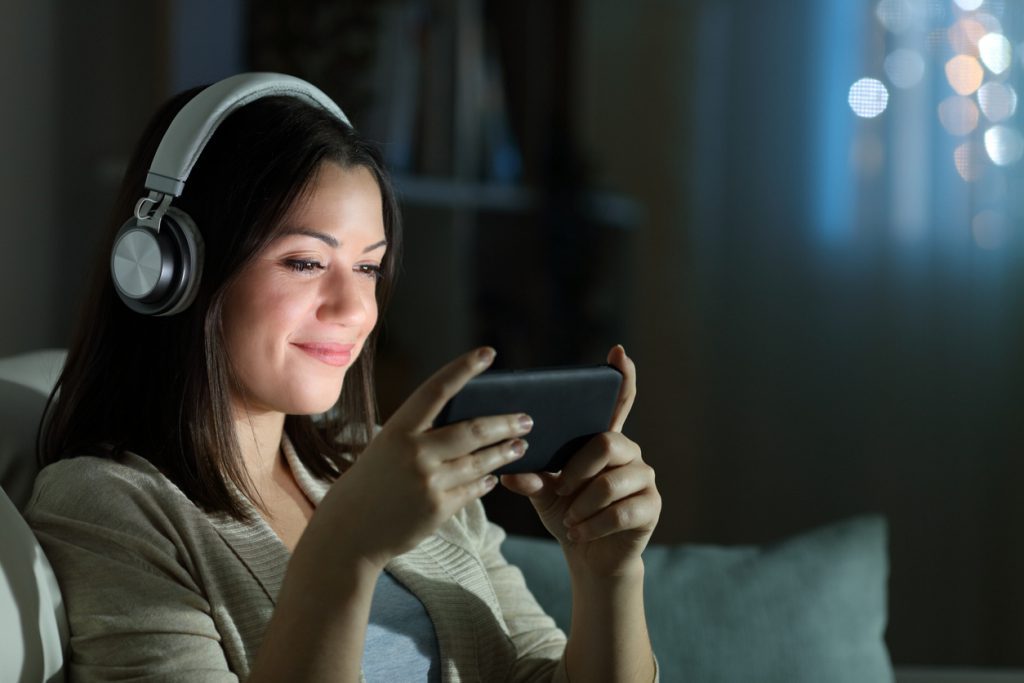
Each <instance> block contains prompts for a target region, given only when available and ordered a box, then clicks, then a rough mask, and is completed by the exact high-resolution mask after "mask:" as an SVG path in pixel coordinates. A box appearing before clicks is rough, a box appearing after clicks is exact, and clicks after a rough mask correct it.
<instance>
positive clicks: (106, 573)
mask: <svg viewBox="0 0 1024 683" xmlns="http://www.w3.org/2000/svg"><path fill="white" fill-rule="evenodd" d="M196 94H197V91H190V92H187V93H184V94H182V95H180V96H178V97H177V98H175V99H173V100H171V101H170V102H169V103H168V104H167V105H165V106H164V108H163V109H161V110H160V112H158V114H157V116H156V117H155V118H154V120H153V121H152V123H151V124H150V126H149V127H148V129H147V131H146V132H145V133H144V135H143V137H142V140H141V141H140V143H139V145H138V147H137V150H136V153H135V155H134V157H133V159H132V161H131V163H130V165H129V168H128V170H127V172H126V175H125V179H124V182H123V185H122V191H121V195H120V199H119V201H118V207H117V213H116V217H117V218H116V219H115V222H114V223H115V226H116V225H118V224H119V223H120V222H122V221H123V218H124V217H126V216H129V215H131V211H132V209H131V207H132V205H133V204H134V203H135V200H136V199H137V198H138V197H140V196H142V195H143V179H144V177H145V176H146V168H147V165H148V164H149V162H150V160H151V159H153V157H154V154H155V153H156V150H157V146H158V144H159V143H160V141H161V139H162V138H163V136H164V133H165V131H166V130H167V129H168V126H169V125H171V124H170V122H171V120H172V119H173V118H174V116H175V114H176V113H177V112H178V111H179V110H180V109H181V108H182V107H183V106H184V105H185V104H186V103H187V102H189V101H191V100H192V99H193V98H194V97H196ZM147 182H148V181H147ZM173 204H174V206H175V207H177V208H178V210H181V211H184V212H185V213H187V214H188V215H189V216H191V217H192V219H193V220H194V221H195V222H196V224H197V226H198V231H199V232H200V233H201V234H202V240H203V241H204V242H205V253H204V257H203V259H204V261H203V263H202V264H201V265H200V266H197V268H201V271H202V277H201V278H200V279H199V280H198V281H197V282H198V284H197V285H196V287H195V289H194V292H193V294H194V297H195V298H194V301H192V302H191V304H190V305H187V307H185V308H184V310H183V311H182V312H180V313H178V314H177V315H172V316H147V315H142V314H140V313H139V312H137V311H136V310H132V309H130V308H129V307H128V306H125V305H124V303H123V302H122V301H121V298H122V297H119V294H118V291H117V288H115V287H114V285H113V284H112V283H111V278H110V276H109V273H108V257H107V256H106V255H104V259H103V265H102V267H101V268H99V269H98V272H99V273H100V275H99V277H98V278H97V281H96V284H95V286H94V292H93V294H92V296H91V297H90V299H89V302H88V303H87V305H86V307H85V310H84V312H83V318H82V324H81V325H80V327H79V331H78V333H77V335H76V338H75V340H74V341H73V343H72V345H71V348H70V349H69V354H68V360H67V364H66V367H65V370H64V372H63V374H62V376H61V379H60V382H59V384H58V388H59V393H58V394H56V397H55V399H54V401H53V405H52V408H51V411H50V417H49V421H48V424H47V430H46V432H45V433H44V434H43V438H42V440H41V445H42V448H41V450H42V457H43V460H44V461H45V462H46V463H49V466H47V467H46V468H45V469H44V470H43V471H42V472H41V473H40V475H39V478H38V480H37V483H36V490H35V492H34V494H33V498H32V501H31V503H30V505H29V507H28V509H27V511H26V517H27V518H28V520H29V522H30V524H32V526H33V528H34V529H35V531H36V533H37V535H38V537H39V539H40V541H41V542H42V544H43V546H44V548H45V550H46V552H47V555H48V557H49V558H50V561H51V563H52V564H53V566H54V568H55V571H56V572H57V575H58V578H59V580H60V583H61V587H62V590H63V593H64V597H65V600H66V606H67V610H68V615H69V620H70V625H71V632H72V638H71V648H70V649H71V651H70V656H69V660H70V670H71V674H72V677H73V678H79V679H81V680H112V679H118V680H136V679H146V680H187V681H199V680H210V681H221V680H238V679H247V680H250V681H264V680H266V681H281V680H302V681H320V680H323V681H350V680H359V679H360V678H361V676H362V675H365V677H366V679H368V680H375V679H382V680H383V679H386V680H453V681H454V680H463V679H465V680H488V681H489V680H506V679H510V680H541V679H551V680H565V679H567V678H568V679H571V680H575V681H596V680H638V681H641V680H642V681H649V680H652V679H653V678H655V677H656V671H655V664H654V661H653V655H652V653H651V649H650V643H649V640H648V637H647V631H646V625H645V622H644V613H643V593H642V587H643V563H642V560H641V557H640V553H641V551H642V550H643V548H644V547H645V545H646V543H647V541H648V539H649V537H650V534H651V532H652V530H653V528H654V526H655V524H656V522H657V518H658V514H659V511H660V497H659V495H658V492H657V489H656V487H655V485H654V476H653V471H652V470H651V468H650V467H648V466H647V465H646V464H644V462H643V460H642V458H641V456H640V451H639V448H638V447H637V446H636V444H634V443H633V442H631V441H629V440H628V439H627V438H626V437H624V436H622V434H621V433H620V429H621V426H622V424H623V422H624V421H625V419H626V416H627V414H628V412H629V409H630V406H631V403H632V400H633V396H634V394H635V376H634V369H633V365H632V363H631V362H630V361H629V359H628V358H627V357H626V355H625V353H624V352H623V351H622V349H621V347H616V348H615V349H613V350H612V351H611V353H610V354H609V362H611V363H613V364H614V365H616V366H617V367H618V368H619V369H620V370H621V371H622V372H623V374H624V377H625V380H624V382H623V390H622V393H621V395H620V404H619V406H618V409H617V411H616V414H615V417H614V418H613V425H612V427H611V430H610V431H609V432H608V433H606V434H602V435H599V436H598V437H595V438H594V439H593V440H592V441H590V442H589V443H588V444H587V445H586V446H585V447H584V448H583V449H582V450H581V451H580V452H579V453H578V454H576V455H575V456H574V457H573V458H572V460H571V461H570V462H569V464H568V465H567V466H566V467H565V469H564V470H563V471H562V472H561V473H560V474H558V475H548V474H545V475H536V474H523V475H514V476H512V475H506V476H504V477H502V484H503V485H504V486H506V487H508V488H509V489H511V490H513V491H515V492H517V493H520V494H522V495H526V496H529V497H530V499H531V501H532V502H533V504H534V506H535V507H536V509H537V511H538V513H539V514H540V516H541V518H542V520H543V522H544V524H545V525H546V527H547V528H548V529H549V530H550V531H551V533H552V534H553V535H554V536H555V538H557V539H558V540H559V542H560V543H561V544H562V547H563V549H564V551H565V556H566V560H567V562H568V566H569V569H570V573H571V575H572V581H573V596H574V607H573V622H572V629H571V634H572V635H571V637H570V638H569V639H568V640H566V638H565V636H564V634H562V632H561V631H559V630H558V629H557V628H556V627H555V625H554V623H553V622H552V621H551V619H550V618H548V617H547V616H546V615H545V614H544V613H543V611H542V610H541V609H540V607H539V606H538V605H537V604H536V602H535V601H534V599H533V598H532V596H531V595H530V593H529V591H528V590H527V589H526V587H525V585H524V583H523V580H522V576H521V574H520V573H519V572H518V570H516V569H515V568H514V567H511V566H509V565H508V564H507V563H506V562H505V560H504V559H503V558H502V556H501V554H500V550H499V547H500V544H501V540H502V538H503V535H502V533H501V531H500V529H498V528H497V527H495V526H494V525H492V524H490V523H488V522H487V520H486V518H485V516H484V513H483V508H482V505H481V504H480V502H479V499H480V497H481V496H483V495H484V494H485V493H487V492H488V491H489V490H490V489H491V488H493V487H494V486H495V484H496V478H495V477H494V476H493V475H491V474H490V472H491V471H492V470H494V469H496V468H497V467H499V466H501V465H503V464H505V463H507V462H510V461H511V460H514V459H516V458H517V457H520V456H521V455H522V453H523V451H524V450H525V448H526V447H527V443H526V440H527V439H528V434H529V430H530V426H531V422H530V419H529V417H528V416H524V415H501V416H493V417H487V418H482V419H478V420H474V421H472V422H468V423H463V424H458V425H452V426H449V427H444V428H439V429H432V428H431V424H432V421H433V418H434V416H435V415H436V414H437V413H438V411H439V410H440V408H441V407H442V406H443V405H444V403H445V402H446V401H447V400H448V398H450V397H451V396H452V395H454V394H455V393H456V392H457V391H458V390H459V389H460V388H461V387H462V386H463V385H464V384H465V382H467V381H468V380H469V379H470V378H471V377H473V376H475V375H476V374H478V373H480V372H482V371H483V370H484V369H486V368H487V366H488V365H489V364H490V363H491V361H492V360H493V357H494V352H493V350H491V349H488V348H483V349H477V350H475V351H472V352H469V353H467V354H465V355H463V356H461V357H459V358H457V359H456V360H454V361H452V362H451V363H450V364H448V365H447V366H445V367H444V368H442V369H441V370H439V371H438V372H437V373H436V374H435V375H434V376H432V377H431V378H430V379H428V380H427V381H426V382H425V383H424V384H423V385H422V386H420V387H419V388H418V389H417V390H416V391H415V392H414V393H413V394H412V395H411V396H410V397H409V399H408V400H407V401H406V402H405V403H404V404H403V405H402V406H401V407H400V408H399V410H397V411H396V413H395V414H394V416H393V417H392V418H391V419H389V420H388V421H387V422H386V423H385V424H384V425H383V426H382V427H381V428H380V429H379V430H377V431H376V433H373V432H372V429H371V427H372V425H374V424H376V416H375V414H374V409H373V406H374V399H373V390H372V385H371V377H372V358H373V344H374V338H375V330H376V322H377V319H378V313H379V310H380V309H381V308H383V307H384V306H385V305H386V302H387V298H388V292H389V290H390V287H391V285H392V283H393V280H394V277H395V272H396V264H397V261H398V256H399V252H400V247H401V230H400V226H399V220H398V212H397V209H396V203H395V198H394V195H393V192H392V190H391V187H390V184H389V182H388V179H387V176H386V174H385V172H384V170H383V167H382V165H381V162H380V160H379V156H378V155H377V153H376V152H375V151H374V150H373V149H372V148H371V147H370V146H369V145H368V144H367V143H366V142H365V141H364V140H363V139H362V138H360V137H359V136H358V134H357V133H356V132H355V131H354V130H353V129H352V128H351V127H350V126H348V125H347V123H346V122H345V121H344V119H342V118H339V117H338V116H337V115H336V114H332V113H331V112H330V111H328V110H326V109H324V108H323V107H318V106H316V105H315V104H310V103H309V102H307V101H305V100H304V99H302V98H298V97H289V96H263V97H260V98H258V99H255V100H254V101H252V102H250V103H248V104H245V105H244V106H240V108H237V109H236V110H234V111H233V112H232V113H230V115H228V116H227V117H226V118H225V119H223V121H222V122H221V123H220V124H219V125H218V126H217V127H216V131H215V133H214V134H213V135H212V137H210V139H209V142H208V143H207V144H206V146H205V148H203V149H202V150H201V155H200V156H199V158H198V161H197V162H195V166H194V168H192V170H191V175H190V176H189V177H188V181H187V183H186V185H185V187H184V191H183V192H182V193H181V196H180V197H178V198H177V199H175V200H174V202H173ZM140 206H141V203H140ZM114 239H115V237H114V235H112V236H111V240H110V243H113V242H114ZM119 287H120V285H119ZM122 294H123V293H122ZM343 384H344V390H342V385H343ZM322 413H328V415H329V416H333V419H314V418H313V417H311V416H314V415H318V414H322Z"/></svg>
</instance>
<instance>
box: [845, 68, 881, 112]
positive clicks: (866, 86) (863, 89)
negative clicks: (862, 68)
mask: <svg viewBox="0 0 1024 683" xmlns="http://www.w3.org/2000/svg"><path fill="white" fill-rule="evenodd" d="M848 99H849V102H850V108H851V109H853V113H854V114H856V115H857V116H860V117H862V118H865V119H871V118H874V117H876V116H878V115H879V114H881V113H882V112H883V111H885V108H886V106H887V105H888V104H889V91H888V89H886V87H885V85H883V84H882V82H881V81H879V80H877V79H875V78H862V79H860V80H859V81H857V82H856V83H854V84H853V85H851V86H850V96H849V98H848Z"/></svg>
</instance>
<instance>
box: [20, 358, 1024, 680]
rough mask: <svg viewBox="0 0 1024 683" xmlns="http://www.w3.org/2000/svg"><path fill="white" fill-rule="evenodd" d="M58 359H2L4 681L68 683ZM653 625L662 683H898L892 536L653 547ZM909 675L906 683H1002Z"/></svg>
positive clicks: (857, 533)
mask: <svg viewBox="0 0 1024 683" xmlns="http://www.w3.org/2000/svg"><path fill="white" fill-rule="evenodd" d="M63 357H64V356H63V352H62V351H60V350H56V349H55V350H44V351H36V352H31V353H26V354H20V355H18V356H13V357H10V358H0V487H2V492H0V633H2V634H3V637H2V638H0V681H17V682H18V683H22V682H28V681H56V680H62V679H63V671H64V653H65V652H66V647H67V642H68V627H67V622H66V619H65V616H64V611H63V606H62V599H61V594H60V589H59V586H58V584H57V581H56V579H55V577H54V575H53V572H52V570H51V569H50V567H49V564H48V563H47V560H46V556H45V555H44V553H43V551H42V549H41V548H40V546H39V545H38V543H36V541H35V538H34V537H33V535H32V533H31V531H30V530H29V528H28V526H27V525H26V524H25V523H24V520H23V519H22V518H21V515H20V514H19V512H18V510H19V509H20V508H21V507H22V506H24V504H25V502H26V501H27V499H28V496H29V495H30V493H31V487H32V481H33V479H34V477H35V474H36V460H35V453H34V450H35V436H36V427H37V425H38V422H39V418H40V416H41V414H42V411H43V408H44V406H45V402H46V396H47V395H48V393H49V391H50V389H51V388H52V386H53V383H54V382H55V380H56V377H57V375H58V373H59V371H60V367H61V365H62V362H63ZM503 550H504V552H505V554H506V556H507V557H508V558H509V560H510V561H511V562H513V563H514V564H516V565H517V566H519V567H520V569H521V570H522V571H523V574H524V576H525V577H526V580H527V582H528V584H529V586H530V588H531V589H532V590H533V592H534V594H535V595H536V596H537V598H538V599H539V600H540V602H541V603H542V604H543V605H544V606H545V608H546V609H547V610H548V612H549V613H550V614H551V615H552V617H554V619H555V620H556V621H557V622H558V623H559V624H560V625H561V626H562V627H563V628H566V629H567V628H568V626H569V615H570V608H571V599H570V589H569V581H568V576H567V575H566V572H565V569H564V562H563V561H562V560H561V556H560V551H559V549H558V547H557V545H556V544H555V543H554V541H552V540H550V539H540V538H526V537H516V536H510V537H509V538H508V539H506V541H505V544H504V546H503ZM645 565H646V578H645V594H646V609H647V617H648V623H649V627H650V632H651V639H652V642H653V645H654V649H655V653H656V655H657V657H658V661H659V665H660V668H661V673H662V680H663V681H703V682H715V681H722V682H727V681H728V682H730V683H731V682H734V681H757V682H772V681H778V682H779V683H800V682H802V681H807V682H811V681H813V682H814V683H822V682H828V683H843V682H845V681H850V682H851V683H853V682H856V683H873V682H876V681H878V682H883V681H892V680H894V672H893V668H892V666H891V664H890V659H889V655H888V652H887V650H886V646H885V642H884V639H883V635H884V631H885V625H886V585H887V575H888V556H887V534H886V522H885V520H884V519H883V518H881V517H877V516H863V517H856V518H852V519H847V520H840V521H837V522H836V523H833V524H831V525H828V526H826V527H822V528H818V529H813V530H809V531H807V532H806V533H802V534H799V535H796V536H793V537H791V538H787V539H784V540H781V541H779V542H778V543H774V544H771V545H765V546H730V547H725V546H710V545H689V544H680V545H652V546H651V547H649V548H648V549H647V551H646V554H645ZM965 676H967V677H963V678H961V677H959V676H958V675H957V674H956V673H949V672H946V673H942V672H931V671H923V670H920V671H906V672H899V675H898V676H897V677H896V679H895V680H898V681H900V683H932V682H933V681H934V682H936V683H939V682H942V681H949V682H950V683H952V682H953V681H961V680H962V681H968V680H970V681H980V680H986V681H988V680H990V681H993V682H995V681H1003V680H1011V679H1009V678H1006V679H1004V678H999V677H997V676H992V677H987V678H985V677H982V678H979V677H977V676H974V675H973V674H965Z"/></svg>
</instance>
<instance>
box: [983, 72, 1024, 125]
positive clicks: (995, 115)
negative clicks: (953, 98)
mask: <svg viewBox="0 0 1024 683" xmlns="http://www.w3.org/2000/svg"><path fill="white" fill-rule="evenodd" d="M978 104H980V105H981V111H983V112H984V113H985V117H986V118H987V119H988V120H989V121H991V122H993V123H998V122H1000V121H1004V120H1006V119H1008V118H1010V117H1011V116H1013V114H1014V112H1016V111H1017V93H1016V91H1014V89H1013V88H1012V87H1011V86H1009V85H1006V84H1004V83H997V82H995V81H991V82H989V83H986V84H985V85H983V86H981V87H980V88H978Z"/></svg>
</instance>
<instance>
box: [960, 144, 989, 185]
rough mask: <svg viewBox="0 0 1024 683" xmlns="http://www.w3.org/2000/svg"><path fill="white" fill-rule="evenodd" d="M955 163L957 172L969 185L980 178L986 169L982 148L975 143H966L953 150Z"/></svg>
mask: <svg viewBox="0 0 1024 683" xmlns="http://www.w3.org/2000/svg"><path fill="white" fill-rule="evenodd" d="M953 163H954V164H955V165H956V172H957V173H959V174H960V177H961V178H963V179H964V180H966V181H967V182H969V183H970V182H974V181H975V180H977V179H978V178H980V177H981V172H982V171H983V170H984V168H985V159H984V157H983V156H982V151H981V148H980V147H979V146H978V145H977V144H975V143H973V142H965V143H964V144H962V145H960V146H959V147H957V148H956V149H954V150H953Z"/></svg>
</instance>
